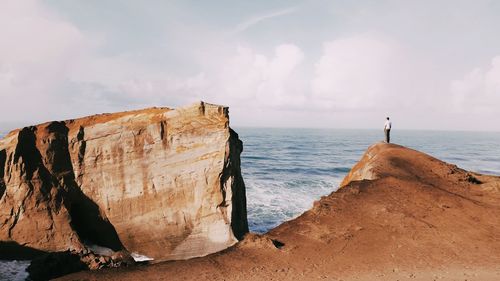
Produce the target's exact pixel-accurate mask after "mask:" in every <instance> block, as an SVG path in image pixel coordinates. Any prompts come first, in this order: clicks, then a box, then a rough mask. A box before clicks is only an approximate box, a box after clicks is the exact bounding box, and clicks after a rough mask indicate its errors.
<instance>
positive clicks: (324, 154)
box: [0, 128, 500, 281]
mask: <svg viewBox="0 0 500 281" xmlns="http://www.w3.org/2000/svg"><path fill="white" fill-rule="evenodd" d="M234 129H235V131H236V132H237V133H238V134H239V137H240V139H241V140H242V141H243V153H242V155H241V170H242V173H243V178H244V180H245V184H246V188H247V207H248V221H249V227H250V231H253V232H258V233H264V232H266V231H268V230H269V229H271V228H273V227H275V226H277V225H279V224H280V223H282V222H284V221H287V220H290V219H293V218H294V217H296V216H298V215H300V214H301V213H302V212H304V211H306V210H308V209H309V208H311V207H312V204H313V202H314V201H315V200H318V199H319V198H320V197H321V196H323V195H328V194H330V193H331V192H333V191H335V190H337V188H338V185H339V184H340V182H341V181H342V179H343V177H344V176H345V175H346V174H347V173H348V172H349V170H350V169H351V167H352V166H353V165H354V164H355V163H356V162H357V161H358V160H359V159H360V158H361V156H362V155H363V153H364V152H365V150H366V149H367V148H368V147H369V146H370V145H371V144H373V143H376V142H379V141H382V140H383V138H384V134H383V131H382V130H338V129H270V128H269V129H268V128H234ZM0 135H1V133H0ZM391 141H392V142H394V143H397V144H401V145H404V146H407V147H410V148H413V149H417V150H420V151H423V152H425V153H428V154H431V155H432V156H434V157H436V158H439V159H441V160H444V161H446V162H449V163H453V164H456V165H458V166H459V167H460V168H464V169H466V170H471V171H475V172H479V173H484V174H492V175H500V132H443V131H410V130H397V129H394V130H393V131H392V132H391ZM26 266H27V263H26V262H12V261H8V262H0V280H15V281H20V280H24V278H26V276H25V274H24V268H26ZM23 274H24V275H23Z"/></svg>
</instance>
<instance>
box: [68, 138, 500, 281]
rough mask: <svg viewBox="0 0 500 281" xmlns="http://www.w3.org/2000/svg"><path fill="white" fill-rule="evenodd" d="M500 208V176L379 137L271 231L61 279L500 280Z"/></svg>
mask: <svg viewBox="0 0 500 281" xmlns="http://www.w3.org/2000/svg"><path fill="white" fill-rule="evenodd" d="M332 189H333V187H332ZM499 206H500V177H495V176H484V175H479V174H475V173H471V172H467V171H465V170H462V169H460V168H458V167H457V166H455V165H451V164H447V163H445V162H442V161H440V160H438V159H436V158H433V157H431V156H429V155H426V154H424V153H421V152H418V151H415V150H412V149H408V148H405V147H402V146H398V145H394V144H385V143H378V144H375V145H373V146H371V147H370V148H369V149H368V151H367V152H366V154H365V155H364V156H363V158H362V159H361V161H360V162H359V163H358V164H357V165H356V166H355V167H354V168H353V170H352V171H351V173H349V175H348V176H347V177H346V179H345V180H344V182H343V186H342V188H340V189H339V190H338V191H337V192H334V193H332V194H330V195H328V196H324V197H323V198H321V200H319V201H317V202H316V203H315V204H314V206H313V208H312V209H311V210H309V211H307V212H305V213H304V214H302V215H301V216H300V217H298V218H296V219H294V220H291V221H288V222H285V223H283V224H281V225H280V226H278V227H276V228H275V229H273V230H271V231H270V232H268V233H267V234H265V235H261V236H260V235H253V234H250V235H247V236H246V237H245V239H244V240H243V241H241V242H240V243H238V244H237V245H236V246H235V247H232V248H230V249H228V250H225V251H223V252H222V253H216V254H212V255H209V256H206V257H203V258H199V259H191V260H187V261H176V262H168V263H159V264H154V265H151V266H147V267H141V268H137V269H134V268H131V269H127V270H118V271H107V270H104V271H102V272H93V273H92V274H90V273H85V272H82V273H78V274H75V275H70V276H68V277H65V278H62V280H75V279H79V280H125V281H127V280H138V279H147V280H152V281H154V280H165V279H168V280H194V279H203V280H233V281H234V280H241V281H243V280H366V281H368V280H370V281H372V280H421V281H424V280H482V281H485V280H491V281H493V280H499V277H500V268H499V265H500V240H499V235H498V233H500V220H499V219H498V218H499V217H500V207H499Z"/></svg>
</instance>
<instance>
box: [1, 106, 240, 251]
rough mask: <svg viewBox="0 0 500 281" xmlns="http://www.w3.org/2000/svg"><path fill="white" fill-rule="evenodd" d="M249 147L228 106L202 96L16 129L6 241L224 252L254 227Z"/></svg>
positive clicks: (54, 247) (6, 177) (4, 154)
mask: <svg viewBox="0 0 500 281" xmlns="http://www.w3.org/2000/svg"><path fill="white" fill-rule="evenodd" d="M242 149H243V146H242V142H241V141H240V140H239V139H238V135H237V134H236V133H235V132H234V131H233V130H232V129H230V128H229V117H228V109H227V107H222V106H217V105H211V104H207V103H203V102H201V103H197V104H195V105H192V106H189V107H185V108H180V109H176V110H173V109H168V108H150V109H144V110H137V111H130V112H122V113H114V114H101V115H95V116H90V117H84V118H80V119H75V120H68V121H61V122H48V123H44V124H40V125H37V126H32V127H25V128H22V129H19V130H16V131H13V132H11V133H9V134H8V135H7V136H5V138H4V139H2V140H0V198H1V199H0V240H1V241H9V242H15V243H17V244H19V245H22V246H24V247H29V248H32V249H37V250H42V251H46V252H56V251H67V250H72V251H76V252H78V251H86V249H87V246H88V245H90V244H92V245H99V246H103V247H107V248H110V249H112V250H114V251H118V250H128V251H129V252H130V253H134V254H138V255H144V256H147V257H150V258H153V259H155V260H171V259H186V258H190V257H195V256H203V255H206V254H209V253H213V252H216V251H220V250H222V249H225V248H227V247H229V246H231V245H233V244H234V243H236V242H237V241H238V239H241V238H242V237H243V235H244V234H245V233H246V232H248V225H247V218H246V199H245V186H244V183H243V179H242V177H241V172H240V166H239V165H240V162H239V161H240V153H241V151H242Z"/></svg>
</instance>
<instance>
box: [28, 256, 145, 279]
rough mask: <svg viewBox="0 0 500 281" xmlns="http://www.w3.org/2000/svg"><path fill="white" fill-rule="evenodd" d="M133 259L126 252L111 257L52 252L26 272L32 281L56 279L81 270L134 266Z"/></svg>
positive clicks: (36, 261)
mask: <svg viewBox="0 0 500 281" xmlns="http://www.w3.org/2000/svg"><path fill="white" fill-rule="evenodd" d="M134 264H135V262H134V259H133V258H132V257H131V256H130V254H129V253H128V252H126V251H119V252H116V253H114V254H113V255H111V256H104V255H98V254H95V253H93V252H90V251H82V252H75V251H64V252H52V253H46V254H44V255H41V256H38V257H36V258H35V259H33V260H32V261H31V264H30V265H29V266H28V268H27V271H28V273H29V277H30V279H31V280H33V281H38V280H40V281H43V280H49V279H53V278H57V277H60V276H63V275H66V274H69V273H73V272H77V271H81V270H95V269H103V268H116V267H123V266H131V265H134Z"/></svg>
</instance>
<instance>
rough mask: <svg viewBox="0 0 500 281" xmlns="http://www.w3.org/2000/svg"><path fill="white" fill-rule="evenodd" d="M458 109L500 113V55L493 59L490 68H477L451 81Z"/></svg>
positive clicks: (456, 108) (455, 104)
mask: <svg viewBox="0 0 500 281" xmlns="http://www.w3.org/2000/svg"><path fill="white" fill-rule="evenodd" d="M450 88H451V92H452V93H453V95H454V106H455V110H457V111H464V110H467V111H477V112H486V113H493V112H497V113H498V107H499V106H500V56H496V57H494V58H493V59H492V60H491V65H490V66H489V68H487V69H486V70H485V69H482V68H475V69H473V70H472V71H471V72H469V73H467V74H466V75H465V76H464V78H463V79H460V80H454V81H452V82H451V86H450Z"/></svg>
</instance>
